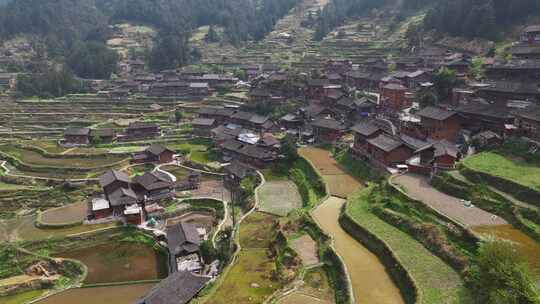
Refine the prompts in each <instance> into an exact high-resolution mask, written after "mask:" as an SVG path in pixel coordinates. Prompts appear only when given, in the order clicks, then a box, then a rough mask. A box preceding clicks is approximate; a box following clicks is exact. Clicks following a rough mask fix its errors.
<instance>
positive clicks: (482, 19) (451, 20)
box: [409, 0, 540, 39]
mask: <svg viewBox="0 0 540 304" xmlns="http://www.w3.org/2000/svg"><path fill="white" fill-rule="evenodd" d="M409 1H411V0H409ZM538 14H540V2H539V1H537V0H512V1H506V0H473V1H471V0H455V1H443V0H438V1H436V4H435V5H433V8H432V9H430V11H429V12H428V14H427V16H426V18H425V21H424V25H425V26H426V28H428V29H435V30H437V31H438V32H440V33H445V34H450V35H453V36H464V37H471V38H473V37H479V38H486V39H498V38H500V37H499V36H500V33H501V32H504V31H505V30H506V29H507V28H508V26H509V25H512V24H514V23H517V22H523V21H524V19H525V18H526V17H527V16H532V15H538ZM456 20H460V21H462V22H456Z"/></svg>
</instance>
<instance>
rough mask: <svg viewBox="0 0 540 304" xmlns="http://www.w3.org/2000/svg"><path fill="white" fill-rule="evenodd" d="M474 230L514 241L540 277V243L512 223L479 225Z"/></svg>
mask: <svg viewBox="0 0 540 304" xmlns="http://www.w3.org/2000/svg"><path fill="white" fill-rule="evenodd" d="M473 231H475V232H477V233H480V234H484V235H492V236H495V237H498V238H501V239H505V240H509V241H511V242H513V243H514V245H515V248H516V251H517V252H518V253H519V254H521V255H522V256H523V257H524V258H525V260H526V261H527V262H528V263H529V265H530V268H531V271H532V272H533V273H534V274H535V275H536V277H537V278H538V279H540V243H538V242H536V241H535V240H534V239H532V238H531V237H529V236H528V235H526V234H525V233H523V232H521V231H519V230H517V229H516V228H514V227H512V226H511V225H499V226H478V227H473Z"/></svg>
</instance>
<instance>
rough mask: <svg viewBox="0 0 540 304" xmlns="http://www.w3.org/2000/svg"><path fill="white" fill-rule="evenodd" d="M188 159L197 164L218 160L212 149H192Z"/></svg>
mask: <svg viewBox="0 0 540 304" xmlns="http://www.w3.org/2000/svg"><path fill="white" fill-rule="evenodd" d="M189 159H190V160H191V161H194V162H196V163H199V164H208V163H211V162H215V161H218V156H217V154H216V153H215V152H213V151H192V152H191V154H190V155H189Z"/></svg>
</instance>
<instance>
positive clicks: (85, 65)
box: [67, 41, 118, 79]
mask: <svg viewBox="0 0 540 304" xmlns="http://www.w3.org/2000/svg"><path fill="white" fill-rule="evenodd" d="M70 53H71V54H70V55H69V56H68V58H67V64H68V66H69V67H70V68H71V69H72V70H73V71H74V72H75V74H77V76H79V77H83V78H93V79H108V78H109V77H110V76H111V74H112V73H113V72H114V71H115V69H116V62H117V61H118V55H117V54H116V52H115V51H113V50H111V49H109V48H108V47H107V46H105V45H104V44H103V43H99V42H97V41H90V42H79V43H77V45H76V46H75V47H74V48H73V50H72V51H71V52H70Z"/></svg>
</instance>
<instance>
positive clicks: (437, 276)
mask: <svg viewBox="0 0 540 304" xmlns="http://www.w3.org/2000/svg"><path fill="white" fill-rule="evenodd" d="M372 189H373V187H372V186H370V187H368V188H365V189H362V190H359V191H357V192H355V193H353V194H352V195H351V196H350V198H349V200H348V203H347V207H346V212H347V214H348V215H349V216H350V217H351V218H353V219H354V221H355V222H356V223H357V224H358V225H360V226H363V227H364V228H366V229H367V230H369V231H370V232H371V233H373V234H374V235H376V236H377V237H378V238H379V239H381V240H383V241H384V242H385V243H386V244H387V245H388V246H389V247H390V249H391V250H392V251H393V252H394V254H395V255H396V257H397V258H398V259H399V261H400V263H401V264H402V265H403V267H404V268H405V269H406V270H407V271H408V272H409V274H410V275H411V277H412V278H413V280H414V281H415V283H416V285H417V287H418V290H419V300H420V301H418V303H422V304H424V303H425V304H431V303H434V304H435V303H437V304H439V303H470V300H469V298H468V297H467V295H466V290H465V288H464V287H463V282H462V280H461V278H460V276H459V274H458V273H457V272H456V271H455V270H453V269H452V268H451V267H450V266H449V265H447V264H446V263H445V262H443V261H442V260H441V259H439V258H438V257H436V256H434V255H433V254H432V253H431V252H430V251H429V250H427V249H426V248H425V247H424V246H423V245H422V244H420V243H419V242H417V241H416V240H415V239H414V238H413V237H411V236H410V235H408V234H407V233H405V232H403V231H401V230H399V229H397V228H396V227H394V226H392V225H390V224H388V223H387V222H385V221H383V220H381V219H380V218H379V217H377V216H376V215H375V214H373V213H372V212H371V211H370V206H369V203H368V197H369V194H370V192H371V191H372Z"/></svg>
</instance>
